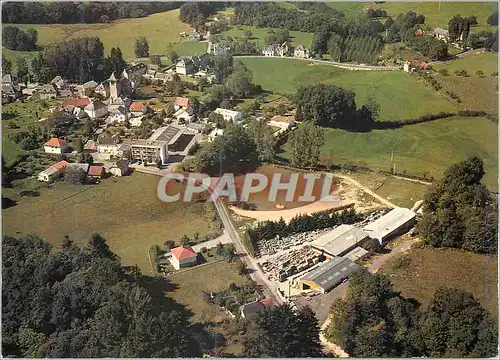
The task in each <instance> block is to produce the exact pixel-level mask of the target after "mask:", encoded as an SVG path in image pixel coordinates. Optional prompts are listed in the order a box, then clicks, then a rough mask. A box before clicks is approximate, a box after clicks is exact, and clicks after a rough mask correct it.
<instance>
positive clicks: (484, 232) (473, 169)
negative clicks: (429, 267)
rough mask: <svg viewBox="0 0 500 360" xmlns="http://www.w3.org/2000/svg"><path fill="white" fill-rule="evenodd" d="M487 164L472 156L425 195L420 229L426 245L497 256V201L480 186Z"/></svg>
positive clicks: (451, 168) (453, 169) (454, 166)
mask: <svg viewBox="0 0 500 360" xmlns="http://www.w3.org/2000/svg"><path fill="white" fill-rule="evenodd" d="M483 176H484V165H483V162H482V161H481V159H479V158H477V157H472V158H470V159H467V160H464V161H462V162H460V163H458V164H455V165H453V166H451V167H450V168H449V169H448V170H446V172H445V174H444V177H443V179H442V180H440V181H438V182H437V183H435V184H433V185H432V187H431V188H430V189H429V191H428V192H427V193H426V194H425V197H424V204H423V210H424V213H423V216H422V219H421V220H420V221H419V223H418V228H419V231H420V233H421V234H422V237H423V239H424V242H425V243H426V244H428V245H430V246H433V247H451V248H459V249H464V250H468V251H473V252H476V253H481V254H496V253H497V245H498V243H497V237H498V212H497V201H496V199H495V197H494V196H493V195H492V194H491V193H490V192H489V191H488V189H487V188H486V186H485V185H483V184H482V183H481V180H482V178H483Z"/></svg>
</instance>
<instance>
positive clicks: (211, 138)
mask: <svg viewBox="0 0 500 360" xmlns="http://www.w3.org/2000/svg"><path fill="white" fill-rule="evenodd" d="M222 134H224V129H213V130H212V131H211V132H210V134H208V141H209V142H212V141H214V140H215V138H216V137H217V136H221V135H222Z"/></svg>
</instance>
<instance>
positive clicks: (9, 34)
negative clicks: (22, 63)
mask: <svg viewBox="0 0 500 360" xmlns="http://www.w3.org/2000/svg"><path fill="white" fill-rule="evenodd" d="M37 40H38V32H37V31H36V30H35V29H32V28H29V29H27V30H26V31H22V30H21V29H19V28H17V27H15V26H5V27H4V28H3V29H2V45H3V46H5V47H6V48H7V49H10V50H19V51H31V50H36V42H37Z"/></svg>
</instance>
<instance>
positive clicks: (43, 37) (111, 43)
mask: <svg viewBox="0 0 500 360" xmlns="http://www.w3.org/2000/svg"><path fill="white" fill-rule="evenodd" d="M8 25H9V26H10V25H11V24H8ZM4 26H7V25H4ZM17 26H18V27H19V28H21V29H27V28H30V27H32V28H34V29H36V30H37V31H38V45H40V46H42V47H43V46H46V45H49V44H53V43H57V42H62V41H64V40H67V39H72V38H78V37H83V36H97V37H99V38H100V39H101V41H102V43H103V44H104V51H105V53H106V54H108V53H109V52H110V50H111V48H112V47H120V49H121V50H122V53H123V56H124V57H125V58H133V57H135V54H134V41H135V39H136V38H138V37H140V36H144V37H146V38H147V39H148V42H149V53H150V54H165V53H166V49H167V46H168V45H169V44H175V43H177V42H178V40H179V33H181V32H190V31H191V30H190V27H189V26H188V25H187V24H184V23H182V22H181V21H180V20H179V10H172V11H168V12H163V13H158V14H152V15H149V16H147V17H144V18H136V19H123V20H117V21H114V22H113V23H110V24H51V25H17ZM177 46H179V48H178V49H177V50H178V52H179V53H181V52H182V51H181V50H180V49H181V48H182V47H181V46H180V45H177ZM191 48H192V47H191ZM23 54H26V52H17V51H9V52H7V53H6V55H7V56H8V57H16V56H18V55H23ZM30 55H31V54H30ZM182 55H188V54H182Z"/></svg>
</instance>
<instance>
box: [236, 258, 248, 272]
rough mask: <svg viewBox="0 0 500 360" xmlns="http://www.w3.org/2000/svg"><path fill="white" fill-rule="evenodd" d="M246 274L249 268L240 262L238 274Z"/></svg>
mask: <svg viewBox="0 0 500 360" xmlns="http://www.w3.org/2000/svg"><path fill="white" fill-rule="evenodd" d="M246 273H247V267H246V266H245V263H243V261H240V262H239V263H238V274H239V275H245V274H246Z"/></svg>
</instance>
